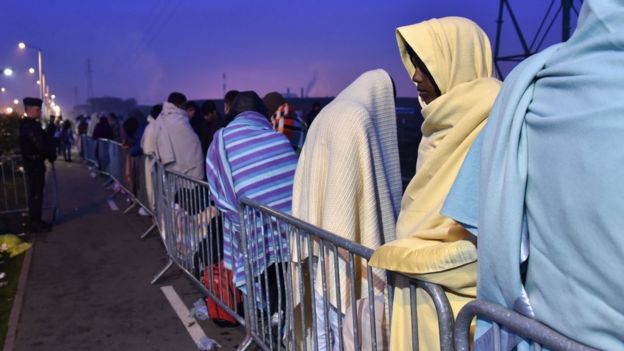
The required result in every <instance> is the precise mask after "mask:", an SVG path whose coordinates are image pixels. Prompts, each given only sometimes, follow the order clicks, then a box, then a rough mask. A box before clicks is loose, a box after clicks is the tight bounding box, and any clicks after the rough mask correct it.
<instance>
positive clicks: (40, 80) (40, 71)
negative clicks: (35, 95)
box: [17, 41, 43, 99]
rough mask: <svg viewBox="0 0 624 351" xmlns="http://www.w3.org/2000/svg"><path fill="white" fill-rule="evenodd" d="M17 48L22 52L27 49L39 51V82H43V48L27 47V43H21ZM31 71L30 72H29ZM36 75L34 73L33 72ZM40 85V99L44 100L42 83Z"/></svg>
mask: <svg viewBox="0 0 624 351" xmlns="http://www.w3.org/2000/svg"><path fill="white" fill-rule="evenodd" d="M17 47H18V48H20V50H25V49H34V50H37V63H38V66H39V67H38V68H39V82H42V81H43V78H42V77H43V54H42V53H41V48H39V47H36V46H32V45H29V46H27V45H26V43H24V42H23V41H22V42H20V43H19V44H17ZM29 71H30V70H29ZM33 74H34V72H33ZM37 84H39V86H40V87H39V98H40V99H43V85H42V84H41V83H37Z"/></svg>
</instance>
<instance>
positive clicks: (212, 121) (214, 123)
mask: <svg viewBox="0 0 624 351" xmlns="http://www.w3.org/2000/svg"><path fill="white" fill-rule="evenodd" d="M201 112H202V114H203V117H204V120H205V121H206V122H207V124H208V133H207V138H206V140H205V143H206V144H205V145H206V148H205V150H206V152H208V147H209V146H210V144H211V143H212V139H213V137H214V134H215V133H216V132H217V130H219V129H221V128H222V127H223V123H222V122H221V116H219V113H218V112H217V106H216V105H215V103H214V102H213V101H210V100H206V101H205V102H204V103H203V104H202V106H201Z"/></svg>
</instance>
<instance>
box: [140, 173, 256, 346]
mask: <svg viewBox="0 0 624 351" xmlns="http://www.w3.org/2000/svg"><path fill="white" fill-rule="evenodd" d="M154 179H155V181H154V183H155V185H156V188H155V189H154V191H155V195H156V203H157V204H156V206H155V213H156V216H157V217H159V218H160V219H159V220H157V222H158V223H159V225H158V227H159V229H160V232H161V235H162V236H163V241H164V243H165V249H166V251H167V256H168V258H169V259H168V262H167V264H166V265H165V267H164V268H163V269H162V270H161V271H160V272H159V273H158V274H157V275H156V277H155V278H154V279H153V280H152V284H156V283H157V282H158V281H159V280H160V279H161V278H162V277H163V275H164V274H165V273H166V272H167V270H168V269H169V268H171V267H172V266H174V265H175V266H176V267H178V268H179V269H180V270H181V271H182V272H184V273H185V275H186V276H187V277H188V278H189V279H190V280H191V281H192V282H193V283H194V284H195V286H196V287H197V288H198V289H199V290H200V291H201V292H202V293H203V294H204V295H205V296H207V297H208V298H209V299H210V300H211V301H213V302H214V303H215V304H217V305H218V306H219V307H220V308H221V309H222V310H223V311H225V312H226V313H227V314H228V315H230V316H231V317H232V318H233V319H234V320H236V322H238V323H239V324H241V325H243V326H245V325H246V322H245V317H244V315H243V309H242V307H241V306H239V305H241V304H242V299H241V298H239V296H240V292H239V291H238V290H237V289H236V288H234V287H233V286H232V285H230V283H229V280H230V277H231V274H230V273H229V272H228V271H227V270H226V269H225V268H224V267H223V265H222V264H221V262H222V261H223V253H222V249H221V248H222V247H223V238H222V229H221V228H222V227H223V223H224V216H223V214H222V213H221V212H220V211H218V210H217V209H216V207H214V206H213V202H212V195H211V194H210V190H209V188H208V183H206V182H203V181H200V180H197V179H194V178H192V177H189V176H186V175H184V174H181V173H178V172H175V171H171V170H166V169H164V167H163V166H162V165H160V164H157V165H156V167H155V177H154ZM161 186H162V188H161ZM215 280H216V283H215ZM248 345H249V341H245V342H243V344H242V346H241V349H243V348H245V347H246V346H248Z"/></svg>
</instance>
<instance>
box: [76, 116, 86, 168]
mask: <svg viewBox="0 0 624 351" xmlns="http://www.w3.org/2000/svg"><path fill="white" fill-rule="evenodd" d="M88 128H89V124H88V123H87V118H86V117H85V116H82V115H81V116H80V117H78V128H77V133H78V140H77V142H78V151H79V153H80V156H81V157H82V158H84V157H85V154H84V152H85V151H84V149H83V148H84V147H85V146H84V145H83V143H84V141H83V140H82V139H83V138H82V137H83V136H85V135H87V131H88Z"/></svg>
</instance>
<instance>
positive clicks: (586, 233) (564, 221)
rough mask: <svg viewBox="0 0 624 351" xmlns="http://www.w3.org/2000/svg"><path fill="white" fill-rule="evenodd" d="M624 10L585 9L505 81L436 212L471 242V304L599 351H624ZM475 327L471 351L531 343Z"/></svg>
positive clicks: (612, 4) (481, 324)
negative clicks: (491, 306)
mask: <svg viewBox="0 0 624 351" xmlns="http://www.w3.org/2000/svg"><path fill="white" fill-rule="evenodd" d="M623 16H624V4H623V3H622V2H621V1H615V0H602V1H596V0H586V1H585V2H583V7H582V8H581V12H580V16H579V21H578V27H577V29H576V31H575V32H574V34H573V35H572V36H571V37H570V39H569V40H568V41H567V42H565V43H561V44H557V45H555V46H552V47H550V48H548V49H546V50H544V51H543V52H541V53H539V54H536V55H534V56H532V57H531V58H529V59H527V60H526V61H525V62H523V63H522V64H520V65H519V66H518V67H516V69H514V70H513V71H512V72H511V73H510V75H509V76H508V78H507V79H506V80H505V84H504V85H503V89H502V91H501V94H500V96H499V98H498V99H497V101H496V104H495V105H494V108H493V109H492V113H491V114H490V119H489V121H488V124H487V126H486V127H485V129H484V130H483V132H482V133H481V135H480V136H479V139H477V141H476V142H475V144H474V146H473V147H472V148H471V150H470V153H469V155H468V157H467V158H466V161H465V162H464V165H463V166H462V169H461V172H460V174H459V176H458V177H457V180H456V182H455V184H454V185H453V190H452V191H451V193H450V194H449V196H448V199H447V200H446V203H445V205H444V213H445V214H447V215H449V216H451V217H453V218H456V219H457V220H458V221H460V222H461V223H462V224H463V225H464V226H465V227H466V228H468V229H469V230H470V231H471V232H473V233H474V234H475V235H478V242H479V262H480V264H479V281H478V285H477V287H478V294H477V297H478V298H479V299H480V300H485V301H489V302H493V303H496V304H498V305H502V306H505V307H506V308H508V309H512V310H515V311H516V312H519V313H521V314H523V315H525V316H527V317H529V318H533V319H536V320H538V321H540V322H541V323H544V324H546V325H547V326H549V327H550V328H552V329H554V330H556V331H557V332H559V333H562V334H564V335H567V336H568V337H571V338H573V339H575V340H576V341H578V342H580V343H583V344H585V345H587V346H590V347H593V348H596V349H599V350H619V349H622V346H623V344H622V342H623V341H624V332H623V329H622V326H623V325H624V302H622V301H623V300H622V293H623V292H624V280H623V279H622V272H623V271H624V236H622V227H624V217H623V216H622V215H621V209H622V208H623V207H624V197H622V189H624V169H623V168H622V162H621V161H622V159H624V151H623V150H622V149H621V148H618V147H617V146H616V145H618V144H619V143H620V140H621V138H622V132H623V131H624V129H623V128H624V125H623V124H622V115H624V102H623V100H622V96H624V86H623V85H622V81H623V80H624V71H623V70H622V69H621V66H622V62H623V60H624V50H622V48H624V23H623V22H622V20H621V19H622V17H623ZM501 331H502V335H500V338H499V339H500V343H501V344H500V345H496V346H493V344H494V343H495V342H496V338H495V336H494V335H495V334H494V332H493V328H492V325H491V324H490V323H488V322H487V321H485V320H481V319H480V320H479V321H478V322H477V331H476V335H475V341H474V348H475V350H492V349H494V348H495V347H497V346H501V348H500V349H501V350H512V349H515V347H516V345H517V344H518V343H520V342H522V344H520V345H518V349H519V350H525V349H526V350H528V349H529V346H530V345H529V343H528V342H525V341H522V339H520V338H519V337H517V336H514V335H512V334H509V333H508V332H507V331H506V330H505V329H504V328H501Z"/></svg>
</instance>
